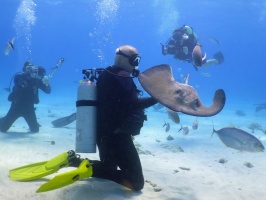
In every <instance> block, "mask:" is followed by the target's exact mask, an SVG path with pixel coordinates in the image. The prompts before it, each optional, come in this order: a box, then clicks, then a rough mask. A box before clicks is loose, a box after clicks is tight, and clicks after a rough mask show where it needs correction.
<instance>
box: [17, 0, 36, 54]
mask: <svg viewBox="0 0 266 200" xmlns="http://www.w3.org/2000/svg"><path fill="white" fill-rule="evenodd" d="M35 7H36V4H35V3H34V2H33V0H22V1H21V3H20V5H19V7H18V9H17V12H16V16H15V19H14V24H13V26H14V28H15V30H16V34H17V38H18V39H19V38H23V39H25V40H26V41H25V46H23V48H26V49H27V51H28V52H29V53H31V50H30V45H31V27H32V26H34V24H35V22H36V16H35Z"/></svg>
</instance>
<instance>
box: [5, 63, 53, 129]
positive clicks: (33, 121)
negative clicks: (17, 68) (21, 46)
mask: <svg viewBox="0 0 266 200" xmlns="http://www.w3.org/2000/svg"><path fill="white" fill-rule="evenodd" d="M45 74H46V70H45V69H44V68H43V67H41V66H38V67H36V66H33V64H32V63H31V62H29V61H27V62H25V64H24V66H23V69H22V73H21V72H18V73H16V74H15V75H14V76H13V78H12V79H14V86H13V89H12V92H11V93H10V94H9V96H8V101H10V102H11V107H10V109H9V111H8V113H7V114H6V116H5V117H3V118H1V119H0V131H1V132H6V131H7V130H8V129H9V128H10V127H11V126H12V124H13V123H14V122H15V121H16V120H17V119H18V118H19V117H23V118H24V119H25V120H26V122H27V124H28V126H29V129H30V131H31V132H33V133H38V132H39V126H40V125H39V124H38V122H37V118H36V113H35V108H34V104H38V103H39V92H38V89H41V90H42V91H43V92H45V93H46V94H50V93H51V87H50V83H49V82H50V81H49V80H50V79H49V78H48V77H46V76H45ZM11 81H12V80H11Z"/></svg>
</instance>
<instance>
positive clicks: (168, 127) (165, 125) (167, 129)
mask: <svg viewBox="0 0 266 200" xmlns="http://www.w3.org/2000/svg"><path fill="white" fill-rule="evenodd" d="M163 127H165V132H168V131H169V130H170V124H169V123H166V122H165V123H164V125H163Z"/></svg>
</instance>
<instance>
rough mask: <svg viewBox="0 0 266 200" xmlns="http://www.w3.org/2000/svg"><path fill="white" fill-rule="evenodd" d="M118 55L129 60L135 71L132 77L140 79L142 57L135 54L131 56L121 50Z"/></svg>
mask: <svg viewBox="0 0 266 200" xmlns="http://www.w3.org/2000/svg"><path fill="white" fill-rule="evenodd" d="M116 54H117V55H121V56H124V57H126V58H127V59H128V62H129V64H130V65H131V66H132V67H134V69H133V71H132V75H133V77H138V75H139V70H137V68H138V66H139V63H140V60H141V57H140V56H139V55H138V54H133V55H131V56H129V55H126V54H124V53H123V52H122V51H121V50H120V49H119V50H118V52H117V53H116Z"/></svg>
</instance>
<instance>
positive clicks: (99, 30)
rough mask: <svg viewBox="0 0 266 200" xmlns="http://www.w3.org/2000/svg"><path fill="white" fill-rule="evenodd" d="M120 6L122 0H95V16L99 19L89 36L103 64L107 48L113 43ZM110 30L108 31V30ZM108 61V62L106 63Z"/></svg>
mask: <svg viewBox="0 0 266 200" xmlns="http://www.w3.org/2000/svg"><path fill="white" fill-rule="evenodd" d="M119 8H120V0H102V1H95V12H94V14H93V15H94V17H95V19H96V21H97V26H96V27H94V29H93V30H92V31H91V32H90V33H89V37H91V38H92V39H93V41H94V42H93V48H92V49H93V51H94V52H95V53H96V54H97V57H98V59H99V61H100V62H101V64H102V65H106V64H107V63H108V62H106V61H107V60H106V57H105V53H104V52H105V50H104V49H107V48H108V51H109V49H110V48H113V49H114V48H115V47H110V46H108V45H113V43H112V31H113V29H114V27H115V26H116V24H117V15H118V14H117V13H118V11H119ZM106 30H108V32H106ZM105 62H106V63H105Z"/></svg>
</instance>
